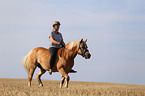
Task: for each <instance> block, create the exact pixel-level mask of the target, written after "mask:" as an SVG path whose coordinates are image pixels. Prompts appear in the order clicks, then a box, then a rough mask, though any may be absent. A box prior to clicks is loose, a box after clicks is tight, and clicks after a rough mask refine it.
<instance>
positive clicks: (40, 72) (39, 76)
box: [36, 69, 46, 86]
mask: <svg viewBox="0 0 145 96" xmlns="http://www.w3.org/2000/svg"><path fill="white" fill-rule="evenodd" d="M45 72H46V70H44V69H40V71H39V72H38V73H37V74H36V77H37V80H38V83H39V86H43V83H42V81H41V76H42V75H43V74H44V73H45Z"/></svg>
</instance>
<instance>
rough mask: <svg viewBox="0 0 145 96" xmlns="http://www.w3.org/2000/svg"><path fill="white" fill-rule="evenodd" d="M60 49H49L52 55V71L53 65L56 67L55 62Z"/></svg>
mask: <svg viewBox="0 0 145 96" xmlns="http://www.w3.org/2000/svg"><path fill="white" fill-rule="evenodd" d="M58 49H59V48H55V47H50V48H49V52H50V54H51V57H50V62H49V63H50V69H52V67H53V65H54V62H55V57H56V55H57V51H58Z"/></svg>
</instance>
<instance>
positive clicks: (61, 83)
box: [60, 76, 65, 88]
mask: <svg viewBox="0 0 145 96" xmlns="http://www.w3.org/2000/svg"><path fill="white" fill-rule="evenodd" d="M64 81H65V77H64V76H62V77H61V81H60V88H62V86H63V84H64Z"/></svg>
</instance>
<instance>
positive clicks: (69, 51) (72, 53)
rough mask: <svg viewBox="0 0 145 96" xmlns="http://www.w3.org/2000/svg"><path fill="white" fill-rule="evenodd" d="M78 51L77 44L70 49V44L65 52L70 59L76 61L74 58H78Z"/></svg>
mask: <svg viewBox="0 0 145 96" xmlns="http://www.w3.org/2000/svg"><path fill="white" fill-rule="evenodd" d="M77 51H78V46H77V44H76V45H75V46H72V47H70V45H69V44H67V45H66V50H65V52H66V54H67V57H68V58H73V59H74V58H75V57H76V55H77V54H76V53H77Z"/></svg>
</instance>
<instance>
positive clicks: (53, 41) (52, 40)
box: [50, 36, 60, 44]
mask: <svg viewBox="0 0 145 96" xmlns="http://www.w3.org/2000/svg"><path fill="white" fill-rule="evenodd" d="M50 40H51V42H52V43H54V44H60V42H57V41H55V40H54V39H53V37H52V36H50Z"/></svg>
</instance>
